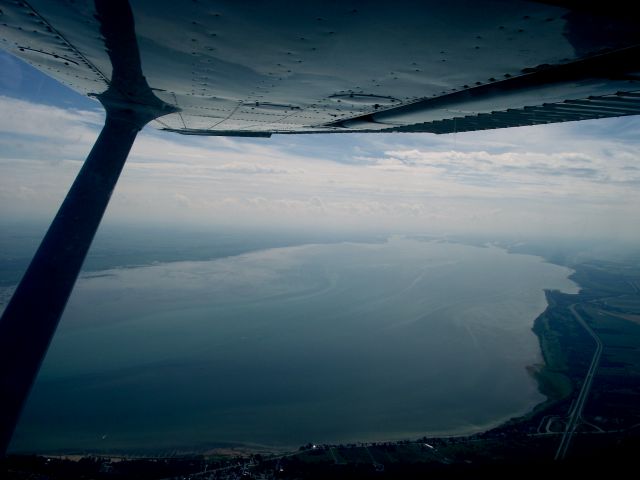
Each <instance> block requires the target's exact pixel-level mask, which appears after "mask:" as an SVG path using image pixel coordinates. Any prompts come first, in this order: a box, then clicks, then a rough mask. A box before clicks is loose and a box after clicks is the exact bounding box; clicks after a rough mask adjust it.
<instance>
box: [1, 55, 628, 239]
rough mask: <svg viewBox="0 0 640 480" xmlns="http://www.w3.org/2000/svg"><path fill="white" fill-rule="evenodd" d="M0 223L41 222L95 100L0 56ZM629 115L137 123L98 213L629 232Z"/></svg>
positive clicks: (82, 149) (82, 142)
mask: <svg viewBox="0 0 640 480" xmlns="http://www.w3.org/2000/svg"><path fill="white" fill-rule="evenodd" d="M0 66H1V69H2V72H3V73H2V74H0V106H1V108H2V111H3V113H4V114H3V115H2V117H0V145H1V146H2V148H1V150H0V151H1V153H0V165H1V166H0V168H1V169H2V172H3V174H2V176H1V177H0V221H4V222H6V221H12V220H15V219H41V220H46V221H49V220H50V219H51V218H52V217H53V215H54V214H55V212H56V210H57V209H58V207H59V205H60V203H61V201H62V199H63V198H64V195H65V194H66V192H67V189H68V186H69V185H70V183H71V182H72V181H73V178H74V177H75V175H76V173H77V171H78V170H79V168H80V166H81V165H82V162H83V161H84V158H85V157H86V155H87V154H88V152H89V150H90V149H91V146H92V144H93V142H94V140H95V138H96V137H97V135H98V133H99V132H100V128H101V126H102V121H103V113H102V107H101V106H100V105H99V104H98V103H97V102H94V101H93V100H90V99H88V98H85V97H82V96H80V95H78V94H76V93H74V92H72V91H70V90H68V89H66V88H65V87H62V86H61V85H59V84H57V83H56V82H55V81H54V80H52V79H50V78H48V77H46V76H45V75H43V74H41V73H40V72H38V71H36V70H35V69H33V68H32V67H30V66H28V65H26V64H24V63H23V62H21V61H20V60H17V59H15V58H14V57H12V56H10V55H8V54H6V53H0ZM639 127H640V119H638V118H637V117H635V116H634V117H622V118H613V119H603V120H590V121H584V122H572V123H564V124H552V125H545V126H535V127H519V128H511V129H505V130H493V131H481V132H472V133H461V134H452V135H442V136H436V135H431V134H349V135H328V136H325V135H300V136H298V135H274V136H273V137H272V138H270V139H249V138H233V137H188V136H181V135H177V134H171V133H166V132H161V131H158V130H155V129H154V128H152V127H149V126H147V127H146V128H145V129H144V130H143V132H142V133H141V134H140V136H139V137H138V139H137V140H136V142H135V144H134V147H133V150H132V153H131V156H130V158H129V160H128V161H127V164H126V165H125V169H124V172H123V175H122V177H121V180H120V182H119V184H118V186H117V187H116V190H115V192H114V195H113V198H112V201H111V205H110V206H109V208H108V210H107V213H106V216H105V220H106V221H107V222H113V221H122V222H134V223H137V222H142V223H145V222H160V223H163V224H183V225H195V226H211V225H221V224H222V225H237V226H247V225H254V226H257V227H275V228H279V227H289V228H290V227H292V226H293V227H294V228H303V229H304V228H318V229H325V230H331V229H337V230H340V229H345V228H350V229H362V230H370V231H375V230H382V231H401V232H429V233H461V234H488V233H490V234H496V235H500V234H507V233H508V234H511V235H514V234H515V235H522V236H527V235H549V236H552V237H563V236H570V237H583V238H604V239H616V240H624V241H631V242H632V241H637V240H640V211H639V209H638V208H637V205H639V204H640V202H639V201H640V189H638V186H639V185H640V165H638V159H637V151H638V146H639V145H638V143H639V142H640V140H638V136H637V132H638V130H639Z"/></svg>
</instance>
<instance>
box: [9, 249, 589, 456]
mask: <svg viewBox="0 0 640 480" xmlns="http://www.w3.org/2000/svg"><path fill="white" fill-rule="evenodd" d="M569 274H570V271H569V270H568V269H566V268H562V267H559V266H556V265H551V264H549V263H545V262H543V260H541V259H540V258H538V257H533V256H527V255H514V254H508V253H506V252H505V251H504V250H500V249H498V248H493V247H489V248H478V247H472V246H465V245H460V244H451V243H438V242H421V241H417V240H411V239H404V238H399V237H397V238H396V237H394V238H391V239H389V241H388V242H386V243H383V244H354V243H351V244H350V243H341V244H327V245H305V246H300V247H288V248H279V249H271V250H263V251H259V252H255V253H250V254H246V255H240V256H235V257H227V258H222V259H218V260H213V261H205V262H175V263H168V264H161V265H155V266H150V267H140V268H128V269H111V270H105V271H102V272H98V273H93V274H88V275H85V276H84V277H83V278H82V279H81V280H79V282H78V284H77V287H76V290H75V292H74V294H73V296H72V298H71V300H70V302H69V305H68V307H67V311H66V313H65V315H64V318H63V320H62V322H61V325H60V328H59V331H58V334H57V335H56V337H55V339H54V341H53V344H52V346H51V349H50V351H49V354H48V356H47V359H46V361H45V364H44V366H43V369H42V371H41V374H40V377H39V379H38V381H37V384H36V386H35V388H34V390H33V393H32V395H31V398H30V400H29V404H28V406H27V408H26V411H25V413H24V415H23V418H22V421H21V423H20V425H19V428H18V431H17V433H16V436H15V438H14V442H13V446H12V448H13V450H21V451H24V450H29V451H53V450H59V449H80V450H100V449H105V450H106V449H118V450H127V449H131V450H134V449H149V450H153V449H157V450H160V449H171V448H200V447H206V446H209V445H216V444H221V443H225V442H230V443H244V444H258V445H270V446H293V447H296V446H298V445H301V444H303V443H307V442H315V443H322V442H348V441H373V440H391V439H401V438H407V437H412V436H413V437H417V436H422V435H424V434H442V433H462V432H473V431H477V430H481V429H484V428H487V427H489V426H492V425H495V424H497V423H500V422H501V421H504V420H505V419H508V418H510V417H513V416H516V415H519V414H523V413H525V412H526V411H528V410H530V409H531V408H532V407H533V406H534V405H535V404H537V403H538V402H540V401H542V400H543V399H544V398H543V397H542V396H541V395H540V393H538V391H537V388H536V383H535V381H534V380H533V379H532V378H531V377H530V375H529V374H528V373H527V371H526V367H527V366H528V365H531V364H534V363H539V362H540V361H541V356H540V349H539V346H538V342H537V339H536V337H535V335H534V334H533V333H532V332H531V327H532V325H533V321H534V319H535V318H536V316H537V315H538V314H539V313H541V312H542V311H543V310H544V308H545V306H546V302H545V297H544V292H543V289H562V290H563V291H566V292H575V291H576V287H575V285H574V284H573V283H572V282H571V281H569V280H568V279H567V276H568V275H569Z"/></svg>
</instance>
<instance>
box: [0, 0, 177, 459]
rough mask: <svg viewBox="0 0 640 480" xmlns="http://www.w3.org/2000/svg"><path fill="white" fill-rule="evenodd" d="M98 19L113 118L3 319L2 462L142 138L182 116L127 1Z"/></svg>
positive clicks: (100, 11) (116, 2) (104, 2)
mask: <svg viewBox="0 0 640 480" xmlns="http://www.w3.org/2000/svg"><path fill="white" fill-rule="evenodd" d="M95 7H96V18H97V19H98V20H99V21H100V24H101V28H100V31H101V33H102V35H103V36H104V39H105V47H106V49H107V52H108V54H109V58H110V60H111V64H112V75H111V81H110V83H109V88H108V89H107V90H106V91H105V92H104V93H101V94H99V95H97V97H98V99H99V100H100V102H101V103H102V105H103V106H104V107H105V110H106V112H107V116H106V120H105V124H104V127H103V129H102V132H101V133H100V136H99V137H98V140H97V141H96V143H95V145H94V146H93V148H92V150H91V152H90V153H89V156H88V157H87V159H86V161H85V163H84V165H83V167H82V169H81V170H80V173H79V174H78V176H77V178H76V180H75V181H74V183H73V185H72V186H71V189H70V190H69V193H68V194H67V197H66V198H65V200H64V202H63V203H62V206H61V207H60V210H59V211H58V213H57V215H56V216H55V218H54V220H53V223H52V224H51V226H50V227H49V230H48V231H47V233H46V235H45V237H44V239H43V240H42V243H41V244H40V247H39V248H38V250H37V252H36V254H35V256H34V258H33V260H32V261H31V264H30V265H29V268H28V269H27V272H26V273H25V275H24V277H23V278H22V280H21V282H20V284H19V285H18V288H17V289H16V291H15V293H14V294H13V297H12V298H11V301H10V302H9V304H8V305H7V308H6V310H5V311H4V314H3V315H2V318H1V319H0V456H2V455H3V454H4V453H5V452H6V450H7V448H8V446H9V442H10V441H11V436H12V435H13V431H14V429H15V427H16V425H17V423H18V418H19V416H20V412H21V410H22V408H23V405H24V403H25V401H26V399H27V397H28V395H29V391H30V390H31V386H32V385H33V383H34V381H35V378H36V376H37V374H38V370H39V369H40V365H41V364H42V361H43V359H44V356H45V354H46V352H47V348H48V347H49V344H50V343H51V339H52V337H53V334H54V332H55V330H56V327H57V326H58V322H59V320H60V317H61V315H62V312H63V311H64V308H65V305H66V304H67V300H68V299H69V295H70V294H71V290H72V289H73V285H74V284H75V281H76V278H77V277H78V273H79V272H80V268H81V267H82V263H83V262H84V258H85V256H86V254H87V251H88V250H89V247H90V245H91V241H92V240H93V237H94V235H95V233H96V230H97V229H98V226H99V225H100V220H101V219H102V215H103V214H104V212H105V210H106V208H107V204H108V203H109V198H110V197H111V193H112V192H113V189H114V187H115V185H116V182H117V181H118V177H119V176H120V172H121V171H122V168H123V166H124V163H125V161H126V159H127V156H128V155H129V151H130V150H131V146H132V145H133V142H134V140H135V138H136V135H137V134H138V132H139V131H140V130H141V129H142V127H144V125H146V124H147V123H148V122H149V121H150V120H152V119H154V118H157V117H159V116H162V115H165V114H167V113H171V112H174V111H176V109H175V108H174V107H171V106H169V105H167V104H165V103H164V102H162V101H161V100H159V99H158V98H157V97H156V96H155V95H154V94H153V92H152V91H151V88H150V87H149V85H148V84H147V81H146V79H145V77H144V76H143V75H142V68H141V64H140V54H139V50H138V45H137V41H136V36H135V28H134V21H133V14H132V12H131V8H130V6H129V3H128V1H127V0H96V1H95Z"/></svg>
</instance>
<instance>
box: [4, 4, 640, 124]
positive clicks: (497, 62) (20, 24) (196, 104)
mask: <svg viewBox="0 0 640 480" xmlns="http://www.w3.org/2000/svg"><path fill="white" fill-rule="evenodd" d="M130 3H131V8H132V11H133V16H134V20H135V32H136V40H137V43H138V46H139V50H140V58H141V65H142V71H143V74H144V77H146V81H147V82H148V84H149V87H150V88H151V90H152V91H153V93H154V94H155V96H156V97H157V98H159V99H160V100H162V101H163V102H165V103H166V104H168V105H171V106H173V107H175V108H176V109H177V111H175V113H170V114H168V115H165V116H163V117H161V118H158V119H156V120H155V121H154V122H153V124H154V125H155V126H156V127H157V128H160V129H164V130H170V131H174V132H178V133H183V134H191V135H255V136H268V135H270V134H273V133H338V132H432V133H452V132H462V131H471V130H484V129H493V128H504V127H512V126H520V125H534V124H540V123H554V122H565V121H572V120H584V119H592V118H603V117H613V116H621V115H634V114H638V113H640V28H638V27H639V23H640V22H639V21H638V19H637V18H636V17H635V16H634V15H632V14H629V13H628V12H627V13H625V11H624V9H620V8H614V7H613V6H612V5H606V4H601V7H600V9H599V10H597V11H596V10H594V9H593V8H588V7H583V9H580V8H579V3H580V2H544V3H543V2H533V1H522V0H520V1H496V0H481V1H480V0H478V1H461V0H449V1H447V2H441V1H431V2H429V1H423V2H409V1H402V0H401V1H396V2H388V1H373V0H369V1H351V2H344V1H336V2H331V1H305V2H290V1H282V0H274V1H270V2H237V1H216V2H205V1H202V2H173V1H143V0H132V1H131V2H130ZM564 3H572V4H575V5H578V9H570V8H566V7H563V6H562V4H564ZM585 3H587V4H590V2H585ZM614 3H615V2H614ZM0 9H1V15H0V23H1V24H2V27H1V28H2V38H1V41H2V44H1V46H2V47H3V48H4V49H6V50H8V51H10V52H11V53H13V54H15V55H16V56H18V57H20V58H22V59H23V60H25V61H27V62H29V63H30V64H31V65H33V66H35V67H37V68H39V69H41V70H43V71H44V72H46V73H47V74H49V75H51V76H52V77H54V78H56V79H58V80H59V81H60V82H62V83H63V84H65V85H68V86H69V87H71V88H73V89H75V90H77V91H79V92H82V93H83V94H86V95H90V96H92V95H93V96H95V95H99V94H101V93H103V92H104V91H106V90H107V88H109V86H110V84H111V73H112V66H111V62H110V59H109V55H108V52H107V48H106V47H105V39H104V38H103V35H102V34H101V30H100V23H99V19H98V18H97V16H96V11H95V10H96V9H95V5H94V3H93V2H92V1H88V0H84V1H82V0H81V1H75V2H71V1H48V0H31V1H29V2H21V1H18V2H15V1H1V2H0ZM121 94H122V95H124V96H127V95H128V92H126V91H123V92H121Z"/></svg>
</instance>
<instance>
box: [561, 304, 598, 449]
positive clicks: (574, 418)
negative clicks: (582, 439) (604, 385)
mask: <svg viewBox="0 0 640 480" xmlns="http://www.w3.org/2000/svg"><path fill="white" fill-rule="evenodd" d="M575 306H576V304H575V303H574V304H573V305H571V306H570V307H569V310H571V313H572V314H573V316H574V317H575V319H576V320H577V321H578V322H579V323H580V325H582V326H583V327H584V329H585V330H586V331H587V332H588V333H589V335H591V337H592V338H593V339H594V340H595V342H596V351H595V352H594V354H593V358H592V359H591V365H590V366H589V370H588V371H587V375H586V376H585V378H584V382H582V388H581V389H580V393H579V394H578V397H577V398H576V400H575V402H574V403H573V405H572V407H571V411H570V412H569V421H568V422H567V428H566V429H565V431H564V433H563V434H562V440H561V441H560V445H559V446H558V451H557V452H556V456H555V459H556V460H562V459H563V458H564V457H565V456H566V454H567V451H568V450H569V445H570V444H571V438H572V437H573V434H574V433H575V431H576V428H577V426H578V424H579V422H580V420H581V418H582V409H583V408H584V403H585V401H586V400H587V397H588V396H589V390H591V384H592V383H593V377H594V375H595V373H596V370H597V368H598V364H599V363H600V356H601V355H602V342H601V341H600V339H599V338H598V336H597V335H596V334H595V332H594V331H593V330H592V329H591V327H590V326H589V325H588V324H587V322H585V320H584V319H583V318H582V316H581V315H580V314H579V313H578V312H577V311H576V309H575Z"/></svg>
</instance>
